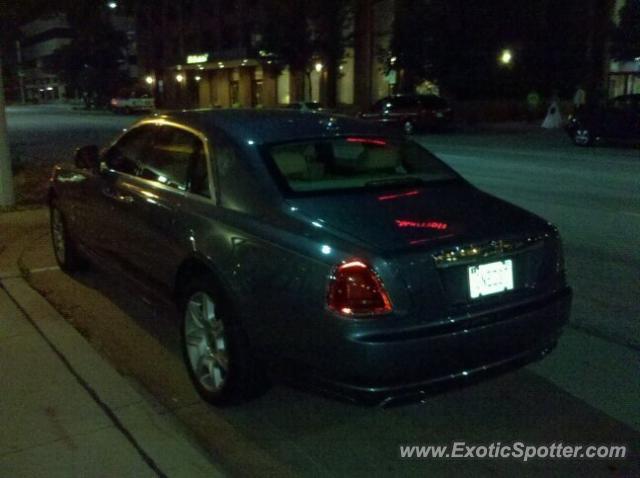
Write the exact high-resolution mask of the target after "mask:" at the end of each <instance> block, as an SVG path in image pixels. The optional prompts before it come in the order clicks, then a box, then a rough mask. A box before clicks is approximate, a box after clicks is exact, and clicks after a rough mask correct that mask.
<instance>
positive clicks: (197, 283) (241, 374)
mask: <svg viewBox="0 0 640 478" xmlns="http://www.w3.org/2000/svg"><path fill="white" fill-rule="evenodd" d="M180 312H181V315H182V320H181V326H180V329H181V335H182V353H183V358H184V363H185V365H186V368H187V372H188V373H189V377H190V378H191V381H192V383H193V385H194V387H195V389H196V390H197V392H198V393H199V395H200V396H201V397H202V398H203V399H204V400H205V401H207V402H209V403H211V404H212V405H215V406H218V407H224V406H230V405H236V404H238V403H242V402H244V401H246V400H247V399H249V398H253V397H255V396H256V395H257V394H258V393H259V392H260V391H261V389H262V385H263V384H264V375H263V374H262V373H261V371H259V369H258V367H257V366H256V362H255V361H254V360H253V357H252V356H251V351H250V348H249V341H248V339H247V336H246V334H245V332H244V330H243V329H242V327H241V326H240V323H239V322H238V320H237V319H236V317H235V315H234V313H233V312H232V306H231V304H230V302H229V300H228V299H227V298H226V295H225V294H224V293H222V291H221V290H220V289H219V288H218V287H216V286H215V280H214V279H213V278H212V277H210V276H201V277H198V278H195V279H194V280H192V281H191V282H190V283H189V284H188V285H187V286H186V287H184V289H183V291H182V293H181V298H180Z"/></svg>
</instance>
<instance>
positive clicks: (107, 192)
mask: <svg viewBox="0 0 640 478" xmlns="http://www.w3.org/2000/svg"><path fill="white" fill-rule="evenodd" d="M102 194H103V195H104V196H105V197H108V198H109V199H113V200H114V201H118V202H121V203H125V204H131V203H132V202H133V196H128V195H125V194H118V193H117V192H115V191H114V190H113V189H109V188H104V189H103V190H102Z"/></svg>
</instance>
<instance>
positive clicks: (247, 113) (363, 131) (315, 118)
mask: <svg viewBox="0 0 640 478" xmlns="http://www.w3.org/2000/svg"><path fill="white" fill-rule="evenodd" d="M156 116H157V117H160V118H163V119H166V120H168V121H173V122H176V123H179V124H183V125H186V126H190V127H192V128H194V129H196V130H199V131H201V132H203V133H206V134H207V135H209V134H212V133H215V131H216V130H221V131H223V132H224V133H226V134H227V135H228V136H230V137H231V138H232V139H235V140H236V141H240V142H244V141H249V140H252V141H254V142H255V143H258V144H260V143H279V142H286V141H292V140H296V139H304V138H322V137H334V136H342V135H367V136H390V135H389V132H388V131H387V130H385V129H384V128H383V127H382V126H380V125H378V124H376V123H373V122H367V121H363V120H359V119H356V118H351V117H349V116H345V115H336V114H330V113H309V112H301V111H296V110H290V109H237V108H233V109H207V110H183V111H178V112H169V113H166V114H159V115H156Z"/></svg>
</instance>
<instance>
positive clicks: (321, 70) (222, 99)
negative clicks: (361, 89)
mask: <svg viewBox="0 0 640 478" xmlns="http://www.w3.org/2000/svg"><path fill="white" fill-rule="evenodd" d="M370 6H371V21H370V24H369V25H368V29H369V31H368V32H365V33H367V34H368V35H369V36H370V42H371V45H370V48H369V49H368V51H369V54H368V56H367V58H366V62H364V67H363V66H362V65H363V62H360V65H357V64H356V54H357V53H356V50H355V47H356V46H357V41H354V43H353V45H350V46H347V48H345V54H344V56H343V58H342V59H341V61H340V62H339V65H338V71H337V75H336V99H337V103H338V106H339V107H340V108H344V109H352V108H357V105H356V102H357V98H356V96H357V95H356V89H357V86H358V85H357V78H358V77H362V76H363V75H366V76H367V78H368V79H369V81H368V84H369V88H368V93H367V102H368V103H373V102H375V101H376V100H378V99H380V98H382V97H384V96H386V95H388V94H390V92H391V91H392V88H393V76H392V75H388V74H387V71H386V66H385V64H383V62H382V61H381V60H380V59H379V56H380V55H378V54H377V53H378V52H380V51H385V50H388V47H389V42H390V36H391V24H392V21H393V1H391V0H385V1H379V2H375V3H374V2H371V4H370ZM222 23H223V24H226V25H229V24H231V25H233V18H232V19H231V21H225V20H223V21H222ZM245 26H246V25H245ZM348 28H353V26H350V27H348ZM345 33H346V35H347V36H351V37H353V34H352V33H353V32H351V31H349V32H345ZM246 37H247V38H249V41H248V42H246V43H248V46H247V47H242V46H240V47H238V48H231V49H225V50H218V51H211V52H202V51H192V52H187V54H186V55H185V57H184V58H182V60H181V62H180V63H179V64H177V65H174V66H173V67H171V68H170V69H169V70H168V71H166V72H164V74H163V75H161V76H159V77H158V78H156V75H155V72H153V71H148V72H146V80H147V83H149V84H151V83H153V82H159V83H160V84H159V85H158V86H159V88H157V90H156V91H158V92H159V93H160V94H161V95H162V100H163V101H162V103H163V104H164V105H165V106H167V107H191V108H192V107H197V108H212V107H221V108H227V107H258V108H259V107H274V106H282V105H287V104H289V103H291V102H296V101H313V102H319V103H322V104H324V103H325V95H326V90H327V81H328V78H327V76H328V75H327V71H326V68H325V67H324V65H323V64H322V61H321V60H320V59H318V58H314V57H312V58H309V61H308V67H307V69H306V70H305V71H293V70H292V69H291V68H290V67H289V66H288V65H286V64H281V63H280V62H279V61H278V59H277V58H275V57H273V56H272V55H270V54H269V53H268V52H266V51H263V50H259V49H258V48H257V47H255V46H254V45H253V44H252V41H251V39H253V38H260V33H259V31H256V32H252V33H251V34H250V35H246Z"/></svg>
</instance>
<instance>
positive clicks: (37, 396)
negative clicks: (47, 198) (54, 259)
mask: <svg viewBox="0 0 640 478" xmlns="http://www.w3.org/2000/svg"><path fill="white" fill-rule="evenodd" d="M18 214H19V215H20V217H19V221H18V216H17V215H18ZM45 216H46V211H44V210H29V211H20V212H17V213H5V214H0V383H1V384H2V393H1V394H0V476H3V477H4V476H6V477H40V476H42V477H45V476H46V477H75V476H82V477H85V476H86V477H94V476H105V477H115V476H118V477H147V476H148V477H151V476H161V477H163V476H168V477H173V476H176V477H178V476H179V477H182V476H185V477H187V476H188V477H200V476H203V477H204V476H207V477H214V476H222V472H221V471H220V470H219V469H218V468H217V467H216V466H214V465H213V464H212V463H211V461H210V460H209V457H208V456H207V455H206V453H205V452H204V450H202V449H200V447H199V446H198V445H197V444H196V443H194V442H192V441H191V439H190V437H189V436H188V434H187V432H186V431H185V430H184V429H183V427H182V425H181V424H180V423H179V422H178V420H177V419H175V418H173V417H172V416H171V415H170V414H166V413H161V412H162V410H159V407H158V405H157V404H154V403H152V402H151V401H150V400H149V399H147V398H145V397H144V396H143V395H142V394H141V393H139V392H138V391H137V390H136V389H135V388H134V387H133V386H132V385H131V384H130V383H129V382H128V381H127V380H126V379H125V378H124V377H123V376H121V375H120V374H119V373H118V372H117V371H116V370H115V369H113V367H112V366H111V365H109V363H108V362H106V361H105V360H104V359H102V357H101V356H100V355H99V354H98V353H97V352H96V351H95V350H94V349H93V348H92V347H91V345H89V344H88V343H87V341H86V340H85V339H84V338H83V337H82V336H81V335H80V334H79V333H78V332H77V331H76V329H75V328H73V327H72V326H71V325H70V324H69V323H68V322H67V321H66V320H65V319H64V318H63V317H62V316H60V314H59V313H58V312H57V311H56V310H55V309H53V307H51V305H50V304H49V303H48V302H47V301H46V300H45V299H44V298H43V297H41V296H40V295H39V294H38V293H37V292H35V291H34V290H33V289H31V287H30V286H29V285H28V284H27V282H26V281H25V280H24V279H23V278H22V276H21V274H20V267H19V265H18V263H19V259H20V257H21V254H22V253H23V247H24V245H25V244H26V243H27V242H28V239H29V237H30V234H31V237H32V236H33V231H34V228H32V227H30V225H33V224H36V223H42V220H43V217H45ZM36 230H37V229H36ZM38 233H39V234H42V229H40V230H39V232H38Z"/></svg>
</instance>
